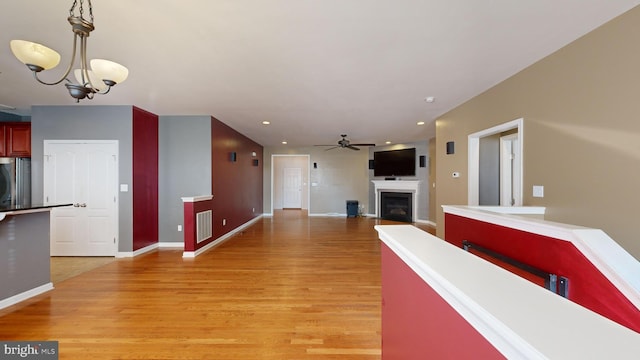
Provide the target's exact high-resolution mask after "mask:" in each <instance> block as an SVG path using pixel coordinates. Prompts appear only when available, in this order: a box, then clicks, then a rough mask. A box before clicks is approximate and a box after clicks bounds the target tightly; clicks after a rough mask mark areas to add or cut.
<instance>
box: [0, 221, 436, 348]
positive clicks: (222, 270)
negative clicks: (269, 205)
mask: <svg viewBox="0 0 640 360" xmlns="http://www.w3.org/2000/svg"><path fill="white" fill-rule="evenodd" d="M378 223H384V224H393V222H387V221H380V220H376V219H371V218H342V217H310V218H309V217H307V216H306V214H305V213H303V212H301V211H279V212H276V213H275V214H274V216H273V217H271V218H263V219H261V220H260V221H258V222H257V223H256V224H255V225H253V226H252V227H250V228H248V229H247V230H245V231H244V232H243V233H241V234H238V235H236V236H234V237H233V238H231V239H229V240H228V241H227V242H225V243H223V244H221V245H220V246H218V247H216V248H214V249H211V250H209V251H207V252H206V253H204V254H201V255H199V256H198V257H196V258H195V259H183V258H182V251H177V250H156V251H153V252H150V253H148V254H145V255H141V256H138V257H135V258H133V259H118V260H116V261H111V262H109V263H108V264H106V265H102V266H99V267H97V268H94V269H92V270H89V271H86V272H84V273H82V274H79V275H76V276H73V277H69V278H67V279H66V280H62V281H60V282H58V283H55V284H54V285H55V289H54V290H52V291H50V292H48V293H45V294H42V295H39V296H37V297H35V298H32V299H29V300H26V301H24V302H22V303H21V304H18V305H15V306H12V307H9V308H6V309H3V310H0V339H2V340H57V341H59V351H60V359H181V360H184V359H242V360H248V359H278V360H281V359H363V360H364V359H380V353H381V344H380V326H381V323H380V309H381V299H380V294H381V292H380V242H379V240H378V237H377V233H376V232H375V230H374V229H373V226H374V225H375V224H378ZM427 230H429V229H428V228H427ZM431 230H432V229H431Z"/></svg>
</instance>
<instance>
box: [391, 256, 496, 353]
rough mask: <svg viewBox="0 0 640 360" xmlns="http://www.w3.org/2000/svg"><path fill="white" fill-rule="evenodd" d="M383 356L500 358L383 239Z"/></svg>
mask: <svg viewBox="0 0 640 360" xmlns="http://www.w3.org/2000/svg"><path fill="white" fill-rule="evenodd" d="M381 253H382V358H383V359H389V360H394V359H403V360H411V359H416V360H423V359H438V360H440V359H456V360H457V359H483V360H489V359H505V357H504V356H503V355H502V354H501V353H500V352H498V350H497V349H496V348H495V347H493V345H491V344H490V343H489V342H488V341H487V340H486V339H485V338H484V337H483V336H482V335H481V334H480V333H479V332H478V331H477V330H476V329H475V328H473V327H472V326H471V325H470V324H469V323H468V322H467V321H466V320H465V319H464V318H463V317H462V316H460V314H458V312H456V311H455V310H454V309H453V308H452V307H451V306H450V305H449V304H448V303H447V302H446V301H445V300H444V299H442V297H440V295H438V293H436V292H435V291H434V290H433V289H432V288H431V287H430V286H429V285H428V284H427V283H425V282H424V280H422V279H421V278H420V277H419V276H418V275H417V274H416V273H415V272H414V271H413V270H411V268H410V267H409V266H408V265H407V264H405V263H404V261H402V259H400V258H399V257H398V256H397V255H396V254H395V253H394V252H393V251H392V250H391V249H390V248H389V247H388V246H386V245H385V244H384V243H383V244H382V246H381Z"/></svg>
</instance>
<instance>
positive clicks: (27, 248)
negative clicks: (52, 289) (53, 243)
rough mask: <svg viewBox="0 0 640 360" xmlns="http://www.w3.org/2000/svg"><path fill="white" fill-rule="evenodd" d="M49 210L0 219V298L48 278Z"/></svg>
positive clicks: (33, 286) (33, 287) (44, 283)
mask: <svg viewBox="0 0 640 360" xmlns="http://www.w3.org/2000/svg"><path fill="white" fill-rule="evenodd" d="M49 246H50V241H49V212H48V211H43V212H37V213H31V214H22V215H8V216H7V217H6V218H5V219H4V220H2V221H0V300H4V299H6V298H9V297H11V296H15V295H18V294H20V293H23V292H25V291H28V290H32V289H35V288H37V287H39V286H42V285H46V284H48V283H49V282H50V281H51V276H50V274H51V269H50V256H49Z"/></svg>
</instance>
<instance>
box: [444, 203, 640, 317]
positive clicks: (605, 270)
mask: <svg viewBox="0 0 640 360" xmlns="http://www.w3.org/2000/svg"><path fill="white" fill-rule="evenodd" d="M523 208H526V207H523ZM442 209H443V210H444V213H445V214H453V215H458V216H462V217H466V218H470V219H475V220H479V221H483V222H486V223H490V224H495V225H498V226H502V227H507V228H511V229H516V230H520V231H525V232H529V233H533V234H539V235H542V236H547V237H550V238H554V239H558V240H563V241H568V242H570V243H572V244H573V245H574V246H575V247H576V248H577V249H578V250H579V251H580V252H581V253H582V254H583V255H584V256H585V257H586V258H587V259H588V260H589V261H590V262H591V263H592V264H593V265H594V266H596V267H597V268H598V270H599V271H600V272H601V273H602V274H603V275H604V276H605V277H606V278H607V279H608V280H609V281H611V283H613V285H614V286H616V287H617V288H618V290H620V292H622V294H624V296H626V297H627V299H628V300H629V301H630V302H631V303H633V305H634V306H635V307H636V308H638V309H639V310H640V262H638V261H637V260H636V259H635V258H634V257H633V256H631V255H630V254H629V253H628V252H627V251H626V250H624V249H623V248H622V247H621V246H620V245H619V244H618V243H616V242H615V241H614V240H613V239H611V238H610V237H609V236H608V235H607V234H606V233H605V232H603V231H602V230H600V229H590V228H585V227H582V226H576V225H569V224H562V223H556V222H551V221H545V220H543V219H537V218H530V217H523V216H514V215H508V214H504V213H499V212H496V211H493V210H492V209H491V208H489V209H484V207H471V206H451V205H443V206H442ZM515 209H518V208H514V210H515ZM520 209H521V208H520ZM533 209H536V208H533ZM507 210H508V209H507Z"/></svg>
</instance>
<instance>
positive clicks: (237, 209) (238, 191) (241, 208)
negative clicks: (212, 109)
mask: <svg viewBox="0 0 640 360" xmlns="http://www.w3.org/2000/svg"><path fill="white" fill-rule="evenodd" d="M253 153H255V156H254V155H253ZM262 155H263V148H262V146H261V145H260V144H258V143H256V142H255V141H253V140H251V139H249V138H248V137H246V136H244V135H242V134H241V133H239V132H237V131H235V130H234V129H232V128H231V127H229V126H227V125H226V124H224V123H223V122H221V121H219V120H218V119H216V118H213V117H212V118H211V194H212V195H213V238H214V239H217V238H219V237H220V236H222V235H224V234H226V233H228V232H230V231H231V230H233V229H235V228H237V227H239V226H241V225H243V224H245V223H246V222H248V221H250V220H251V219H253V218H255V217H257V216H259V215H260V214H262V170H263V164H262ZM256 161H257V162H256Z"/></svg>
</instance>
